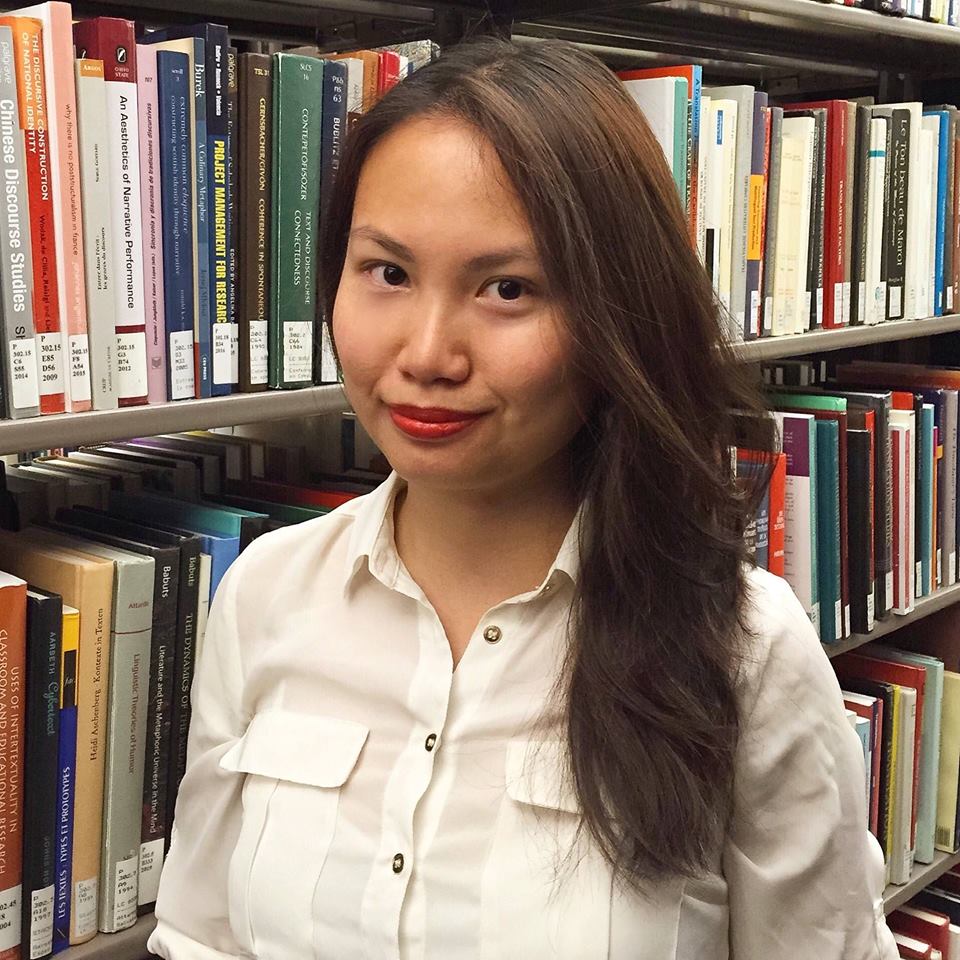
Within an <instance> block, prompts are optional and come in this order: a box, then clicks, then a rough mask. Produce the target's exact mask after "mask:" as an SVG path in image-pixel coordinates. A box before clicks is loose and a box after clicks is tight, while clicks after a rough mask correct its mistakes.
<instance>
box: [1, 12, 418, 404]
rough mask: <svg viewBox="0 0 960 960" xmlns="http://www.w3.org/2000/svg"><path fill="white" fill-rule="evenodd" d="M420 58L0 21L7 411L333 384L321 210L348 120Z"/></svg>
mask: <svg viewBox="0 0 960 960" xmlns="http://www.w3.org/2000/svg"><path fill="white" fill-rule="evenodd" d="M436 53H437V47H436V45H435V44H432V43H431V42H429V41H422V42H414V43H409V44H400V45H398V46H396V47H393V48H389V49H387V48H384V49H380V50H376V51H374V50H360V51H354V52H352V53H345V54H331V55H327V56H325V57H323V58H321V57H320V55H319V52H318V50H317V49H316V48H298V49H297V50H294V51H289V52H280V53H275V54H272V55H267V54H260V53H255V52H238V50H237V49H236V48H235V47H233V46H231V44H230V36H229V33H228V30H227V28H226V27H225V26H221V25H218V24H212V23H202V24H195V25H192V26H184V25H180V26H174V27H169V28H166V29H162V30H151V31H149V32H144V31H138V28H137V26H136V25H135V24H134V23H133V22H132V21H130V20H123V19H117V18H110V17H97V18H94V19H90V20H80V21H78V22H73V16H72V10H71V7H70V5H69V4H68V3H62V2H49V3H42V4H40V5H38V6H33V7H26V8H23V9H21V10H17V11H12V12H11V13H10V14H8V15H6V16H3V17H0V105H2V106H0V146H2V150H0V167H2V174H3V182H4V203H3V204H0V327H2V334H3V339H4V350H3V361H2V363H0V393H2V401H3V403H2V413H3V415H5V416H7V417H11V418H20V417H29V416H37V415H41V414H55V413H62V412H72V411H83V410H89V409H95V410H103V409H113V408H115V407H117V406H118V405H119V406H130V405H137V404H145V403H148V402H149V403H161V402H166V401H168V400H180V399H186V398H204V397H210V396H219V395H223V394H228V393H231V392H233V391H235V390H244V391H253V390H265V389H268V388H295V387H302V386H309V385H311V384H313V383H324V382H327V383H329V382H336V381H337V379H338V377H337V369H336V363H335V361H334V358H333V353H332V350H331V349H330V345H329V343H328V342H327V341H326V340H325V339H324V338H323V336H322V335H321V334H319V332H318V329H319V328H318V323H317V321H318V314H317V311H318V306H317V304H318V298H317V255H316V250H317V245H318V228H319V222H320V216H321V209H322V206H323V204H324V202H325V200H326V198H327V195H328V192H329V189H330V186H331V184H332V181H333V177H334V176H335V173H336V170H337V167H338V164H339V157H340V150H341V147H342V144H343V141H344V138H345V136H346V134H347V130H348V127H349V125H350V122H351V120H352V119H355V118H356V117H357V116H359V115H360V114H362V113H363V112H365V111H366V110H367V109H369V108H370V107H371V106H372V104H373V103H374V102H375V101H376V100H377V99H378V98H379V97H380V96H382V95H383V94H384V93H385V92H386V91H387V90H389V89H390V88H391V87H392V86H394V85H395V84H396V83H397V82H399V81H400V80H401V79H402V78H403V77H405V76H407V75H409V74H410V73H411V72H412V71H413V70H414V68H415V67H417V66H419V65H422V64H423V63H426V62H429V61H430V60H431V59H432V58H433V57H434V56H435V55H436Z"/></svg>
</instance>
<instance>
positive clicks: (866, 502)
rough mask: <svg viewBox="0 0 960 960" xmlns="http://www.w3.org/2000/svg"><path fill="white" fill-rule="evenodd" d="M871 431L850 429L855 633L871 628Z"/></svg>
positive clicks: (849, 501)
mask: <svg viewBox="0 0 960 960" xmlns="http://www.w3.org/2000/svg"><path fill="white" fill-rule="evenodd" d="M870 467H871V464H870V431H869V430H847V511H848V514H849V518H850V523H849V530H850V532H849V538H850V543H849V545H848V548H847V552H848V555H849V558H850V627H851V629H852V630H853V631H854V632H855V633H868V632H869V630H870V629H871V623H870V616H869V606H870V600H872V597H873V582H872V581H871V579H870V555H871V552H872V543H871V531H872V528H873V523H872V521H873V518H872V516H871V503H870Z"/></svg>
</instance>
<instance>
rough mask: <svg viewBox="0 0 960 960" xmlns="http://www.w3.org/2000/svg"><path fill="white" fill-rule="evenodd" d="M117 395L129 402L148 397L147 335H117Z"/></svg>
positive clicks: (141, 333) (138, 333) (140, 333)
mask: <svg viewBox="0 0 960 960" xmlns="http://www.w3.org/2000/svg"><path fill="white" fill-rule="evenodd" d="M117 385H118V388H119V389H118V390H117V395H118V396H119V397H120V399H121V400H128V399H132V398H137V397H145V396H146V395H147V335H146V334H145V333H143V332H142V331H140V332H136V333H118V334H117Z"/></svg>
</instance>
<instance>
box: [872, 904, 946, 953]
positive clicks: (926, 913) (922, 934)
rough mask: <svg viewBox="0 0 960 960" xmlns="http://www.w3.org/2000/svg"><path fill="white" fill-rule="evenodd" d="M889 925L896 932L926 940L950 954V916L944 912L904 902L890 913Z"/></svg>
mask: <svg viewBox="0 0 960 960" xmlns="http://www.w3.org/2000/svg"><path fill="white" fill-rule="evenodd" d="M887 925H888V926H889V927H890V929H891V930H893V931H894V933H900V934H905V935H906V936H908V937H914V938H916V939H917V940H922V941H926V942H927V943H929V944H930V945H931V946H932V947H934V948H936V949H937V950H940V951H941V953H942V955H943V956H944V957H949V955H950V918H949V917H948V916H946V915H944V914H939V913H934V912H933V911H931V910H926V909H924V908H922V907H914V906H911V905H910V904H904V905H903V906H902V907H897V909H896V910H894V911H893V912H892V913H890V914H889V915H888V917H887Z"/></svg>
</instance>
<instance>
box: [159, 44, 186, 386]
mask: <svg viewBox="0 0 960 960" xmlns="http://www.w3.org/2000/svg"><path fill="white" fill-rule="evenodd" d="M189 70H190V58H189V57H188V56H187V55H186V54H185V53H177V52H175V51H171V50H158V51H157V90H158V101H159V102H158V118H159V127H160V129H159V136H160V151H159V152H160V180H161V190H160V202H161V207H162V216H161V223H162V227H163V282H164V292H163V308H164V322H165V329H166V336H167V356H168V357H169V363H168V369H167V377H168V380H167V390H168V393H169V396H170V399H171V400H186V399H192V398H193V397H194V396H195V389H196V387H195V382H194V351H193V330H194V312H193V311H194V290H193V191H192V178H191V175H190V171H191V163H190V157H191V155H192V150H193V144H192V140H191V135H192V132H193V131H192V129H191V126H190V99H189V98H190V82H189V81H190V78H189Z"/></svg>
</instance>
